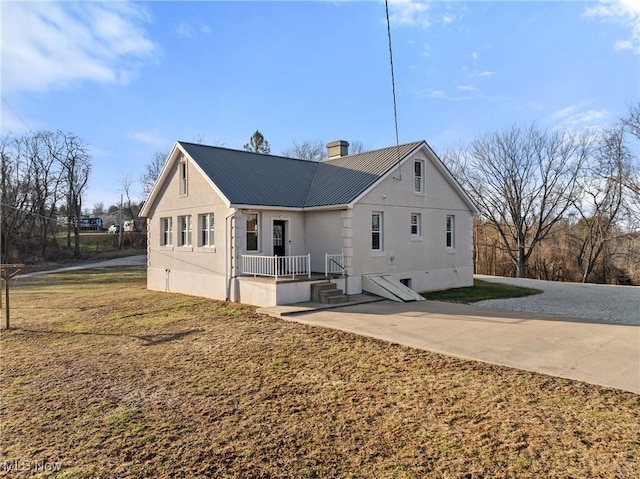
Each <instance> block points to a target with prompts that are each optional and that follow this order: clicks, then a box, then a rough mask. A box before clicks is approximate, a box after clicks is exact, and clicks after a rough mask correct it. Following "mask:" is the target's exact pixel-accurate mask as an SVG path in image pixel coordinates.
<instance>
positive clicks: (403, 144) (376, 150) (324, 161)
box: [322, 140, 424, 163]
mask: <svg viewBox="0 0 640 479" xmlns="http://www.w3.org/2000/svg"><path fill="white" fill-rule="evenodd" d="M422 142H424V140H416V141H410V142H408V143H402V144H399V145H392V146H384V147H382V148H376V149H375V150H367V151H361V152H360V153H354V154H352V155H345V156H340V157H338V158H331V159H326V160H322V163H328V162H330V161H336V160H343V159H345V158H353V157H356V156H359V155H368V154H370V153H377V152H379V151H383V150H390V149H393V148H402V147H405V146H409V145H417V144H420V143H422Z"/></svg>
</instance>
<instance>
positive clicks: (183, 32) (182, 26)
mask: <svg viewBox="0 0 640 479" xmlns="http://www.w3.org/2000/svg"><path fill="white" fill-rule="evenodd" d="M174 31H175V32H176V34H177V35H178V36H179V37H184V38H194V37H195V36H196V29H195V28H193V27H192V26H191V25H189V24H188V23H187V22H180V23H179V24H178V26H177V27H176V29H175V30H174Z"/></svg>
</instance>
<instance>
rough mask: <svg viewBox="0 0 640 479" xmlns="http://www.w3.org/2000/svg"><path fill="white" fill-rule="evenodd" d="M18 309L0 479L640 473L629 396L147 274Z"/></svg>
mask: <svg viewBox="0 0 640 479" xmlns="http://www.w3.org/2000/svg"><path fill="white" fill-rule="evenodd" d="M101 277H102V279H104V281H101V280H100V278H101ZM12 286H13V285H12ZM11 305H12V325H13V327H14V328H15V329H12V330H10V331H2V332H1V333H0V355H1V358H0V359H1V361H0V383H1V384H2V388H1V389H0V414H1V417H2V421H1V422H0V427H1V429H0V460H1V461H2V464H11V463H13V462H12V461H18V463H20V462H21V461H31V463H32V464H33V463H34V461H47V462H49V463H60V465H61V470H60V471H59V473H58V474H57V477H67V478H87V477H154V478H170V477H217V478H237V477H270V478H287V477H309V478H313V477H316V478H317V477H322V478H325V477H326V478H333V477H336V478H337V477H340V478H342V477H377V478H397V477H406V478H421V477H436V478H438V477H439V478H445V477H451V478H454V477H457V478H462V477H468V478H487V477H491V478H510V477H518V478H538V477H545V478H564V477H620V478H627V477H629V478H630V477H638V475H639V474H638V472H639V471H640V443H638V436H637V433H638V424H640V404H639V401H638V396H637V395H635V394H632V393H625V392H621V391H616V390H611V389H607V388H603V387H599V386H593V385H588V384H584V383H580V382H577V381H570V380H566V379H559V378H553V377H549V376H544V375H540V374H535V373H531V372H526V371H518V370H513V369H509V368H505V367H500V366H494V365H490V364H485V363H479V362H474V361H465V360H461V359H456V358H452V357H448V356H444V355H439V354H435V353H430V352H427V351H420V350H415V349H411V348H407V347H403V346H399V345H394V344H390V343H386V342H383V341H377V340H374V339H369V338H363V337H359V336H356V335H353V334H349V333H344V332H339V331H333V330H329V329H324V328H315V327H310V326H305V325H301V324H298V323H294V322H288V321H282V320H278V319H275V318H271V317H268V316H265V315H261V314H258V313H256V309H255V308H253V307H249V306H243V305H237V304H227V303H223V302H219V301H213V300H207V299H203V298H195V297H189V296H184V295H179V294H170V293H160V292H153V291H147V290H146V289H145V277H144V267H131V268H125V269H119V270H118V271H115V270H112V271H110V270H93V271H86V272H85V271H83V272H71V273H65V274H57V275H51V276H40V277H33V278H23V279H21V280H19V281H18V282H17V284H16V285H15V287H12V297H11ZM32 473H33V470H31V471H28V470H23V471H15V474H14V471H12V477H13V476H15V477H29V476H30V474H32Z"/></svg>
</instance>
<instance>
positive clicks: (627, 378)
mask: <svg viewBox="0 0 640 479" xmlns="http://www.w3.org/2000/svg"><path fill="white" fill-rule="evenodd" d="M261 311H262V312H265V313H268V314H272V315H274V316H280V313H281V312H282V311H283V309H282V308H278V307H274V308H263V309H261ZM286 319H289V320H292V321H297V322H300V323H304V324H310V325H315V326H323V327H327V328H333V329H339V330H342V331H348V332H352V333H356V334H360V335H364V336H370V337H373V338H378V339H382V340H386V341H391V342H394V343H398V344H403V345H406V346H411V347H415V348H420V349H425V350H429V351H436V352H440V353H444V354H449V355H453V356H458V357H462V358H467V359H474V360H479V361H485V362H489V363H494V364H500V365H504V366H509V367H513V368H518V369H523V370H527V371H535V372H540V373H544V374H549V375H552V376H559V377H564V378H569V379H576V380H580V381H585V382H588V383H592V384H598V385H601V386H607V387H612V388H617V389H622V390H625V391H631V392H634V393H640V327H639V326H635V325H625V324H611V323H609V324H607V323H603V322H601V321H600V322H598V321H594V320H589V319H581V318H568V317H560V316H552V315H545V314H541V313H528V312H516V311H503V310H497V309H489V308H480V307H475V306H470V305H460V304H452V303H442V302H437V301H420V302H412V303H396V302H393V301H380V302H374V303H367V304H360V305H354V306H347V307H341V308H336V309H328V310H317V311H313V312H307V313H305V314H299V315H292V316H287V317H286Z"/></svg>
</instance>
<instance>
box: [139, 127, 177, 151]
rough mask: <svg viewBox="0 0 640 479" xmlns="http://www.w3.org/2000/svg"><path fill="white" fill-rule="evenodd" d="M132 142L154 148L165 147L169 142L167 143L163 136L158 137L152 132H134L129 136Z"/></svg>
mask: <svg viewBox="0 0 640 479" xmlns="http://www.w3.org/2000/svg"><path fill="white" fill-rule="evenodd" d="M129 136H130V137H131V138H133V139H134V140H137V141H139V142H140V143H144V144H145V145H149V146H155V147H163V148H164V147H166V146H167V145H168V144H169V143H170V142H171V141H170V140H169V141H167V138H165V137H164V136H161V135H158V134H157V133H155V132H153V131H136V132H133V133H131V134H130V135H129Z"/></svg>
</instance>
